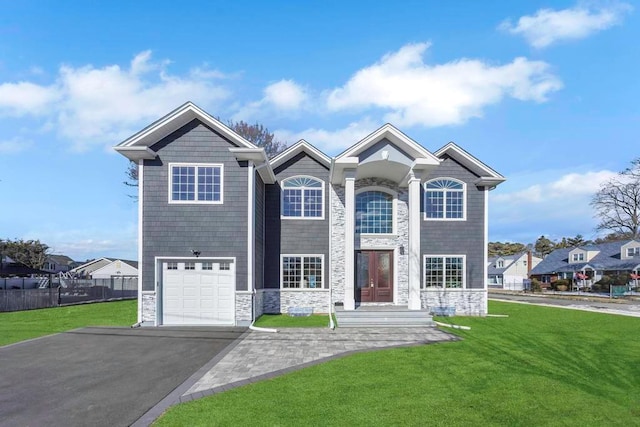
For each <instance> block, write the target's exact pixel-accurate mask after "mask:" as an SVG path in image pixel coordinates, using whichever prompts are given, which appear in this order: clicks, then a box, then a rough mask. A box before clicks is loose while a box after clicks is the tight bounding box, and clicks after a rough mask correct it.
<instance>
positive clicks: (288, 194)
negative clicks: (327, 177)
mask: <svg viewBox="0 0 640 427" xmlns="http://www.w3.org/2000/svg"><path fill="white" fill-rule="evenodd" d="M323 200H324V183H323V182H322V181H320V180H318V179H315V178H312V177H309V176H296V177H293V178H288V179H285V180H284V181H283V182H282V217H283V218H313V219H324V202H323Z"/></svg>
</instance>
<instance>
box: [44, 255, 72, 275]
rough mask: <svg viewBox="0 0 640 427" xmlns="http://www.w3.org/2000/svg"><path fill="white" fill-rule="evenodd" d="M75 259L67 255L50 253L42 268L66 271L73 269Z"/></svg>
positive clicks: (60, 271) (50, 270)
mask: <svg viewBox="0 0 640 427" xmlns="http://www.w3.org/2000/svg"><path fill="white" fill-rule="evenodd" d="M74 263H75V261H74V260H72V259H71V258H69V257H68V256H66V255H49V256H47V259H46V260H45V262H44V264H43V265H42V270H44V271H49V272H51V273H54V274H57V273H66V272H67V271H69V270H71V268H72V267H73V265H74Z"/></svg>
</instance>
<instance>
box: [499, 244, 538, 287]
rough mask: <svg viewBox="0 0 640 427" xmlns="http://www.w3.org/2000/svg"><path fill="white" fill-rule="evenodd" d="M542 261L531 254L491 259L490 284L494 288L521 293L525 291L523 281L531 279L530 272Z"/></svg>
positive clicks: (524, 253) (522, 253)
mask: <svg viewBox="0 0 640 427" xmlns="http://www.w3.org/2000/svg"><path fill="white" fill-rule="evenodd" d="M540 261H542V258H539V257H537V256H533V255H532V254H531V252H521V253H518V254H514V255H503V256H496V257H492V258H489V261H488V263H489V266H488V268H487V276H488V277H487V280H488V284H489V286H491V287H494V288H496V287H497V288H503V289H512V290H518V291H521V290H522V289H523V281H524V280H525V279H527V278H529V272H530V271H531V269H532V268H534V267H535V266H536V265H538V264H539V263H540Z"/></svg>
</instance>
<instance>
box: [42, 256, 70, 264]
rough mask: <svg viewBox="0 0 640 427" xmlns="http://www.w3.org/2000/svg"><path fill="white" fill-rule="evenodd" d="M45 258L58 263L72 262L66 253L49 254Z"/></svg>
mask: <svg viewBox="0 0 640 427" xmlns="http://www.w3.org/2000/svg"><path fill="white" fill-rule="evenodd" d="M47 258H48V259H49V260H51V261H53V262H55V263H56V264H59V265H71V264H72V263H73V262H74V261H73V260H72V259H71V258H69V257H68V256H66V255H49V256H48V257H47Z"/></svg>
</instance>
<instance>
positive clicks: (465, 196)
mask: <svg viewBox="0 0 640 427" xmlns="http://www.w3.org/2000/svg"><path fill="white" fill-rule="evenodd" d="M440 180H448V181H453V182H457V183H458V184H462V199H463V205H462V218H447V217H446V214H447V199H446V191H447V189H445V188H442V189H438V188H432V189H429V190H427V184H428V183H430V182H433V181H440ZM422 191H423V192H424V205H423V209H422V210H423V211H424V214H423V220H424V221H466V220H467V205H468V204H469V201H468V198H469V196H468V193H469V192H468V191H467V183H466V182H464V181H462V180H461V179H457V178H451V177H448V176H440V177H437V178H432V179H430V180H428V181H425V183H424V184H422ZM427 191H442V192H443V193H444V194H443V198H442V201H443V204H442V209H443V211H442V215H445V216H444V217H443V218H428V217H427ZM453 191H460V190H453Z"/></svg>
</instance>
